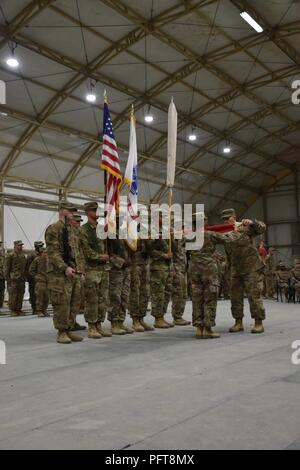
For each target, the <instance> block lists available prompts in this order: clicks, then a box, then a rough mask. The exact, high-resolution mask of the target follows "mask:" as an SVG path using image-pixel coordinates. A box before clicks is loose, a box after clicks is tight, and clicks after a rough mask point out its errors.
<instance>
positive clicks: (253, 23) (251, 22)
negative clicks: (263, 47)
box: [240, 11, 263, 33]
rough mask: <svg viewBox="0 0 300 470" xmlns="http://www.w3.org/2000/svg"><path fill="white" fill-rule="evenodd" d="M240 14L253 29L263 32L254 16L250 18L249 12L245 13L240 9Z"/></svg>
mask: <svg viewBox="0 0 300 470" xmlns="http://www.w3.org/2000/svg"><path fill="white" fill-rule="evenodd" d="M240 15H241V17H242V18H243V20H245V21H246V22H247V23H248V24H249V25H250V26H251V27H252V28H253V29H255V31H256V32H257V33H262V32H263V28H262V27H261V26H260V24H258V23H257V21H255V19H254V18H252V16H251V15H249V13H247V12H246V11H242V13H240Z"/></svg>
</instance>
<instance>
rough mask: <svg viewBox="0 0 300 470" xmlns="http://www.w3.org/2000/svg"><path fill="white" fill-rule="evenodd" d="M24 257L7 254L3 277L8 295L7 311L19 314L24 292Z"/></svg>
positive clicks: (22, 255) (16, 254) (13, 253)
mask: <svg viewBox="0 0 300 470" xmlns="http://www.w3.org/2000/svg"><path fill="white" fill-rule="evenodd" d="M25 269H26V256H25V255H24V254H23V253H20V254H18V253H15V252H14V251H13V252H12V253H9V254H8V255H7V257H6V269H5V277H6V280H7V286H8V294H9V300H8V305H9V310H10V311H11V312H12V313H14V314H16V313H17V314H20V313H21V310H22V304H23V298H24V292H25V277H26V275H25Z"/></svg>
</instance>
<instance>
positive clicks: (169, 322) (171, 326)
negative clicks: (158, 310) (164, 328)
mask: <svg viewBox="0 0 300 470" xmlns="http://www.w3.org/2000/svg"><path fill="white" fill-rule="evenodd" d="M164 321H165V322H166V323H167V325H169V328H174V323H173V322H171V321H168V320H165V319H164Z"/></svg>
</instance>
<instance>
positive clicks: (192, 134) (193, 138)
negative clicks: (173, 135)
mask: <svg viewBox="0 0 300 470" xmlns="http://www.w3.org/2000/svg"><path fill="white" fill-rule="evenodd" d="M188 139H189V141H190V142H195V140H197V135H196V133H195V129H194V128H193V127H192V132H191V133H190V134H189V136H188Z"/></svg>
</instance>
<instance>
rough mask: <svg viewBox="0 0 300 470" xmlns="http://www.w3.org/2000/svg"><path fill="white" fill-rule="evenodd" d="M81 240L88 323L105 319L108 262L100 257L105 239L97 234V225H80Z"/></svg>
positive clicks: (103, 251)
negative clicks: (84, 268)
mask: <svg viewBox="0 0 300 470" xmlns="http://www.w3.org/2000/svg"><path fill="white" fill-rule="evenodd" d="M81 242H82V249H83V254H84V258H85V265H86V276H85V283H84V293H85V320H86V322H87V323H89V324H94V325H96V324H98V323H100V322H104V321H105V317H106V312H107V298H108V292H107V291H108V277H109V269H110V267H109V263H107V262H106V261H102V260H101V259H100V256H101V255H104V254H105V243H106V242H105V241H104V240H101V239H100V238H98V236H97V226H96V225H92V224H90V223H89V222H87V223H86V224H84V225H82V227H81Z"/></svg>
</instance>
